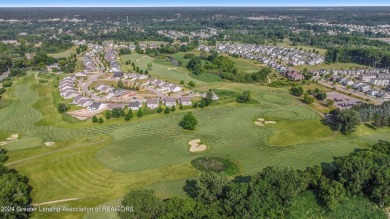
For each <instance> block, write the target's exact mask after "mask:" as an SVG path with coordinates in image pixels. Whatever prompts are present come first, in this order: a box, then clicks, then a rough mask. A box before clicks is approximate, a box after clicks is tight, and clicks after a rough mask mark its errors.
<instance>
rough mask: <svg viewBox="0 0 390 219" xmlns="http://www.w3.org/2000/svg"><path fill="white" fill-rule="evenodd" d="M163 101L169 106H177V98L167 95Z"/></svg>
mask: <svg viewBox="0 0 390 219" xmlns="http://www.w3.org/2000/svg"><path fill="white" fill-rule="evenodd" d="M163 102H164V105H165V106H167V107H170V106H176V100H175V98H173V97H165V98H164V101H163Z"/></svg>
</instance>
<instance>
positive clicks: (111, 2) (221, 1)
mask: <svg viewBox="0 0 390 219" xmlns="http://www.w3.org/2000/svg"><path fill="white" fill-rule="evenodd" d="M161 6H166V7H171V6H390V0H374V1H373V0H187V1H183V0H146V1H145V0H66V1H62V0H0V7H161Z"/></svg>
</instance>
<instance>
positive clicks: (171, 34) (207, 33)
mask: <svg viewBox="0 0 390 219" xmlns="http://www.w3.org/2000/svg"><path fill="white" fill-rule="evenodd" d="M218 32H219V31H218V30H217V29H214V28H209V29H204V30H200V31H197V32H195V31H191V32H189V33H184V32H181V31H175V30H159V31H157V33H158V34H160V35H162V36H165V37H168V38H172V39H178V38H182V37H188V38H189V39H193V38H199V39H209V38H211V37H213V36H216V35H218Z"/></svg>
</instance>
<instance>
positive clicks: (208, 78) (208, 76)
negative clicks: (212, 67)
mask: <svg viewBox="0 0 390 219" xmlns="http://www.w3.org/2000/svg"><path fill="white" fill-rule="evenodd" d="M189 75H190V76H191V77H192V78H194V79H196V80H200V81H204V82H216V81H222V79H221V78H220V77H218V76H217V75H216V74H212V73H202V74H200V75H196V74H193V73H189Z"/></svg>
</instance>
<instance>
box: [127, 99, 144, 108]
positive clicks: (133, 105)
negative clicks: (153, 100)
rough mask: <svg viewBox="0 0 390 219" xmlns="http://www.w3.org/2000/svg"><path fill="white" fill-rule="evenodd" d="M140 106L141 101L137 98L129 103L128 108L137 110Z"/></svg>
mask: <svg viewBox="0 0 390 219" xmlns="http://www.w3.org/2000/svg"><path fill="white" fill-rule="evenodd" d="M141 106H142V102H141V101H139V100H136V101H132V102H130V103H129V108H130V109H132V110H139V108H140V107H141Z"/></svg>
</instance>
